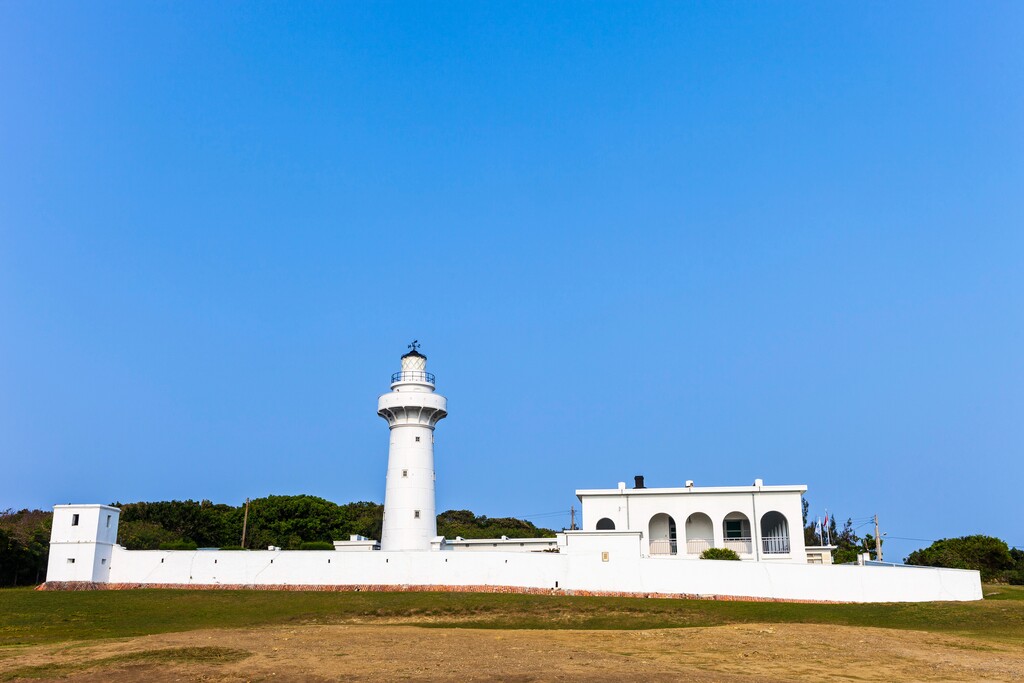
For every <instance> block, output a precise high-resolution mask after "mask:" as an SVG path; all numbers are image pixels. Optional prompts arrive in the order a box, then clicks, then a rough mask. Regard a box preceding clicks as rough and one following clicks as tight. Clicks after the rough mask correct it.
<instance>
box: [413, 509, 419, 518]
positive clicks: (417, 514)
mask: <svg viewBox="0 0 1024 683" xmlns="http://www.w3.org/2000/svg"><path fill="white" fill-rule="evenodd" d="M412 516H413V517H414V518H415V519H419V518H420V511H419V510H416V511H415V512H413V514H412Z"/></svg>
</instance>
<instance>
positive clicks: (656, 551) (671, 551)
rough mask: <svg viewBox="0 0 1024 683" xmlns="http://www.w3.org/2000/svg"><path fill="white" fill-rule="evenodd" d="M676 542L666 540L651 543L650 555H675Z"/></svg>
mask: <svg viewBox="0 0 1024 683" xmlns="http://www.w3.org/2000/svg"><path fill="white" fill-rule="evenodd" d="M675 554H676V542H675V541H670V540H668V539H659V540H657V541H651V555H675Z"/></svg>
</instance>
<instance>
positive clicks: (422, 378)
mask: <svg viewBox="0 0 1024 683" xmlns="http://www.w3.org/2000/svg"><path fill="white" fill-rule="evenodd" d="M396 384H425V385H427V386H430V387H433V386H434V373H432V372H427V371H425V370H400V371H399V372H396V373H394V374H393V375H391V386H392V387H394V386H395V385H396Z"/></svg>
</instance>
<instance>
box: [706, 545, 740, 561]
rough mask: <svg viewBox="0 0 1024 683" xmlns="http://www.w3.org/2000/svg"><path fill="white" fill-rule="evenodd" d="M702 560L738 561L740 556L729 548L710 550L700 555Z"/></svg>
mask: <svg viewBox="0 0 1024 683" xmlns="http://www.w3.org/2000/svg"><path fill="white" fill-rule="evenodd" d="M700 559H702V560H738V559H740V556H739V555H737V554H736V551H735V550H730V549H729V548H708V549H707V550H705V551H704V552H702V553H701V554H700Z"/></svg>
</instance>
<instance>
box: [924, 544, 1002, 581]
mask: <svg viewBox="0 0 1024 683" xmlns="http://www.w3.org/2000/svg"><path fill="white" fill-rule="evenodd" d="M904 561H905V562H906V563H907V564H916V565H922V566H925V567H951V568H953V569H977V570H978V571H980V572H981V578H982V580H983V581H992V580H996V579H1000V578H1004V572H1006V571H1007V570H1012V569H1014V568H1015V564H1016V563H1015V561H1014V556H1013V555H1011V554H1010V548H1009V547H1008V546H1007V545H1006V541H1003V540H1001V539H998V538H995V537H993V536H982V535H980V534H979V535H974V536H960V537H959V538H943V539H941V540H938V541H935V542H934V543H932V544H931V545H930V546H928V547H927V548H922V549H920V550H915V551H914V552H912V553H910V555H908V556H907V558H906V560H904Z"/></svg>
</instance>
